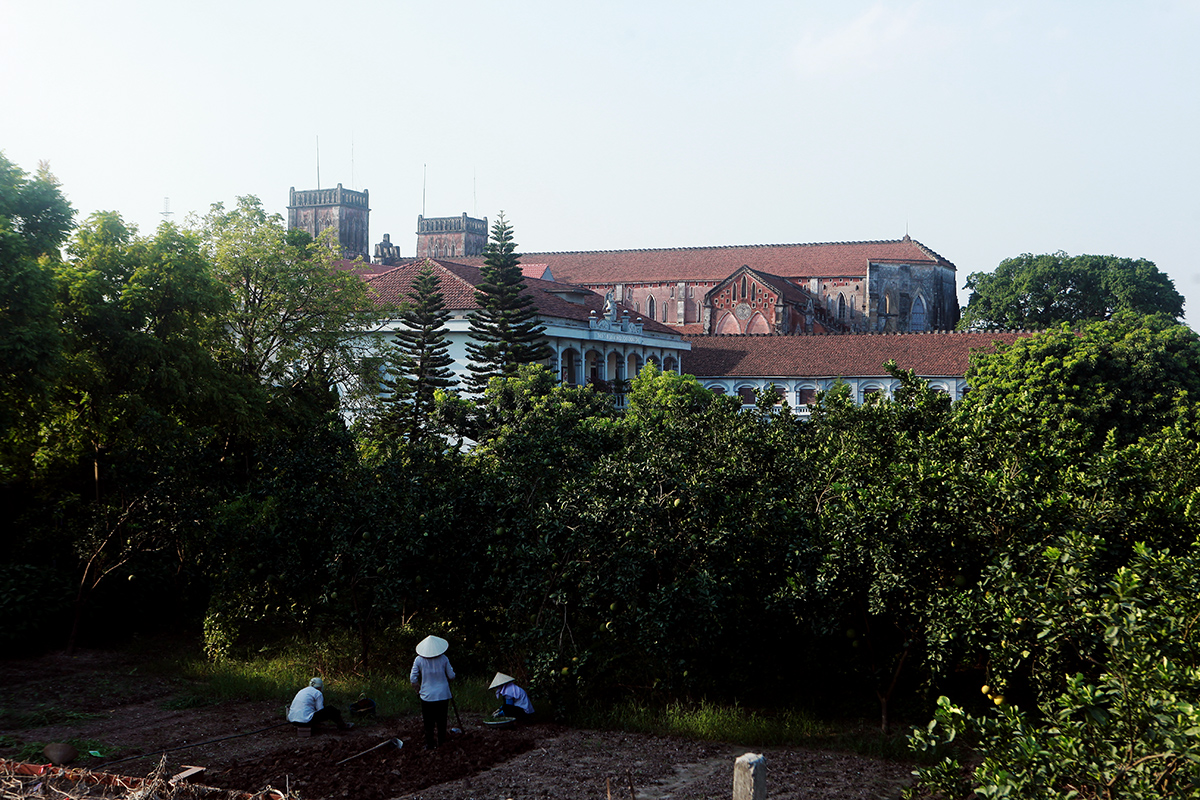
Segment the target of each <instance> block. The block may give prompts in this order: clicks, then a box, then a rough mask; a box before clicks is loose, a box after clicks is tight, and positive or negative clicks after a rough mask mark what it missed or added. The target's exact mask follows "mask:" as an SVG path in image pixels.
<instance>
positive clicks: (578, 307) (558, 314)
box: [363, 258, 679, 336]
mask: <svg viewBox="0 0 1200 800" xmlns="http://www.w3.org/2000/svg"><path fill="white" fill-rule="evenodd" d="M426 262H428V263H429V264H431V265H433V271H434V274H435V275H437V276H438V278H439V279H440V280H441V292H442V299H443V302H445V304H446V308H448V309H449V310H451V311H474V310H476V309H478V308H479V304H478V303H476V302H475V287H476V286H477V285H479V284H480V283H481V282H482V281H483V276H482V274H481V272H480V270H479V268H478V267H473V266H470V265H467V264H458V263H455V262H452V261H442V260H435V259H432V258H429V259H421V260H419V261H411V262H409V263H407V264H401V265H400V266H397V267H391V268H389V269H388V270H387V271H386V272H381V273H378V274H374V275H364V276H363V279H364V280H365V281H366V282H367V285H368V286H369V287H370V288H371V290H372V292H374V294H375V296H376V297H378V298H379V300H380V302H384V303H389V304H399V303H400V302H402V301H404V300H406V299H407V296H408V293H409V292H410V291H412V285H413V281H414V280H416V277H417V273H418V272H420V270H421V267H422V266H423V265H424V264H425V263H426ZM562 290H563V285H562V284H561V283H557V282H554V281H543V280H538V279H537V278H528V277H527V278H525V293H526V294H528V295H530V296H532V297H533V302H534V306H535V307H536V308H537V311H538V314H539V315H540V316H542V317H555V318H558V319H573V320H587V319H588V318H589V317H590V316H591V312H593V311H594V312H595V313H596V316H601V315H603V313H604V298H603V297H601V296H600V295H598V294H596V293H595V292H593V291H590V290H588V289H580V290H579V293H580V294H582V295H583V303H582V304H580V303H572V302H570V301H569V300H564V299H563V298H562V297H561V296H560V294H559V293H561V292H562ZM617 308H618V309H620V310H622V311H627V312H628V313H629V317H630V319H634V320H639V319H640V320H641V322H642V324H643V326H644V327H643V329H644V330H645V331H647V332H653V333H668V334H671V335H673V336H677V335H678V334H679V331H678V330H676V329H675V328H673V327H671V326H669V325H664V324H663V323H661V322H655V321H654V320H650V319H645V318H644V317H642V316H641V314H639V313H638V312H636V311H634V310H633V309H632V308H628V307H627V306H623V305H621V304H620V303H618V304H617Z"/></svg>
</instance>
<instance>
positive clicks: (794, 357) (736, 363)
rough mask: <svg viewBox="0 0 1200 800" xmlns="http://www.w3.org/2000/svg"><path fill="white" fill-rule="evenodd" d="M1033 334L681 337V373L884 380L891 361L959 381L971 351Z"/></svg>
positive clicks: (715, 375)
mask: <svg viewBox="0 0 1200 800" xmlns="http://www.w3.org/2000/svg"><path fill="white" fill-rule="evenodd" d="M1032 335H1033V332H1032V331H1000V332H964V333H948V332H938V333H891V334H869V333H868V334H841V335H832V336H685V337H684V339H685V340H686V341H688V342H691V345H692V351H691V352H690V353H687V354H686V355H685V356H684V357H683V365H682V368H683V371H684V372H687V373H689V374H692V375H696V376H698V377H702V378H709V377H747V378H749V377H761V378H836V377H846V378H851V377H868V376H877V375H878V376H882V375H886V374H887V371H886V370H884V368H883V365H884V364H885V363H887V362H888V361H891V360H895V362H896V364H897V365H898V366H899V367H900V368H901V369H911V370H913V371H914V372H916V374H917V375H920V376H922V377H949V376H960V377H961V376H962V375H965V374H966V372H967V365H968V361H969V359H970V355H971V352H972V351H974V350H990V349H991V348H993V347H994V346H995V345H996V343H998V342H999V343H1003V344H1012V343H1013V342H1014V341H1016V340H1017V339H1019V338H1021V337H1025V336H1032Z"/></svg>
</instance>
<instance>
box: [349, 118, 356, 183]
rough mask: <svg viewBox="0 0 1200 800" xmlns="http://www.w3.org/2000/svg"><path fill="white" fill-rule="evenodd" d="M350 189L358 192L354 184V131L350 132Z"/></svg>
mask: <svg viewBox="0 0 1200 800" xmlns="http://www.w3.org/2000/svg"><path fill="white" fill-rule="evenodd" d="M350 188H351V189H354V190H356V191H357V190H358V184H356V183H355V182H354V131H353V130H351V131H350Z"/></svg>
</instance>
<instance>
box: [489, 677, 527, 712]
mask: <svg viewBox="0 0 1200 800" xmlns="http://www.w3.org/2000/svg"><path fill="white" fill-rule="evenodd" d="M488 688H489V689H495V690H496V699H497V700H499V701H500V702H501V703H503V704H504V705H502V706H500V708H498V709H496V713H495V714H493V715H492V716H498V717H512V718H513V719H517V720H522V719H525V718H527V717H530V716H532V715H533V703H531V702H529V695H528V694H526V693H525V690H524V689H522V688H521V687H520V686H517V679H516V678H514V677H512V676H510V675H505V674H504V673H503V672H497V673H496V677H494V678H492V685H491V686H489V687H488Z"/></svg>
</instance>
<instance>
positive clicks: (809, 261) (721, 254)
mask: <svg viewBox="0 0 1200 800" xmlns="http://www.w3.org/2000/svg"><path fill="white" fill-rule="evenodd" d="M521 258H522V259H524V260H528V261H530V262H536V263H537V264H545V265H546V266H548V267H549V268H550V269H551V271H552V272H553V273H554V277H555V279H556V280H559V281H563V282H564V283H579V284H587V285H593V286H599V285H610V284H614V283H648V282H659V281H682V280H691V281H719V280H723V279H725V278H727V277H729V276H730V275H731V274H732V273H733V271H734V270H736V269H737V268H738V267H741V266H749V267H751V268H753V269H755V270H759V271H761V272H765V273H767V274H769V275H777V276H780V277H784V278H798V277H817V278H821V277H838V276H856V275H866V274H867V265H868V264H869V263H872V262H892V263H904V264H940V265H942V266H945V267H949V268H950V269H955V267H954V264H952V263H951V262H950V261H948V260H946V259H945V258H943V257H942V256H940V255H938V254H937V253H935V252H934V251H932V250H930V249H929V248H928V247H926V246H925V245H923V244H921V243H920V242H918V241H916V240H914V239H910V238H908V237H907V236H906V237H905V238H903V239H893V240H885V241H874V242H828V243H820V244H761V245H729V246H724V247H678V248H669V249H663V250H594V251H580V252H569V253H522V254H521ZM468 263H476V259H470V260H468Z"/></svg>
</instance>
